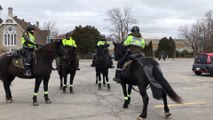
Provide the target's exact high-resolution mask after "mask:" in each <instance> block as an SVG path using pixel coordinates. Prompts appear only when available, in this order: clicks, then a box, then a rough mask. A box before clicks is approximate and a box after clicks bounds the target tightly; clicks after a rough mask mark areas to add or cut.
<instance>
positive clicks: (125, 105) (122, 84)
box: [121, 80, 128, 108]
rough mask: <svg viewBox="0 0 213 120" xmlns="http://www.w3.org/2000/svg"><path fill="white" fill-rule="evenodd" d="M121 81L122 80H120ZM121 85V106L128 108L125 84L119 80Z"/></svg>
mask: <svg viewBox="0 0 213 120" xmlns="http://www.w3.org/2000/svg"><path fill="white" fill-rule="evenodd" d="M121 81H122V80H121ZM121 86H122V89H123V95H124V104H123V108H128V96H127V90H126V84H125V83H123V82H121Z"/></svg>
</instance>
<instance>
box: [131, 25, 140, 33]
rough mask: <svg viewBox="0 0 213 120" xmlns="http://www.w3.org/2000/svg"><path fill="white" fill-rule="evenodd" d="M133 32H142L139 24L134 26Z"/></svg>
mask: <svg viewBox="0 0 213 120" xmlns="http://www.w3.org/2000/svg"><path fill="white" fill-rule="evenodd" d="M131 32H140V28H139V27H138V26H133V27H132V29H131Z"/></svg>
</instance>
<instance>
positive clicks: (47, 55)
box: [0, 41, 61, 106]
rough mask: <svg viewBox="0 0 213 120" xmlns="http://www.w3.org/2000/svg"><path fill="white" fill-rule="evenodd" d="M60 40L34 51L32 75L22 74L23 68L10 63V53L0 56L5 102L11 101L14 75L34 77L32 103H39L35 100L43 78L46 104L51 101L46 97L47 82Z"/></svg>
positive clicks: (0, 76)
mask: <svg viewBox="0 0 213 120" xmlns="http://www.w3.org/2000/svg"><path fill="white" fill-rule="evenodd" d="M60 46H61V42H58V41H55V42H52V43H49V44H46V45H44V46H43V47H41V48H40V49H38V50H37V51H36V52H35V57H34V62H33V65H32V76H30V77H26V76H24V69H23V68H19V67H17V66H14V64H13V63H12V60H13V59H15V58H13V54H12V53H6V54H4V55H3V56H1V57H0V79H1V80H2V81H3V85H4V90H5V94H6V101H7V103H12V102H13V99H12V94H11V90H10V85H11V83H12V81H13V80H14V79H15V77H20V78H27V79H32V78H35V86H34V94H33V105H34V106H37V105H39V104H38V102H37V94H38V91H39V86H40V84H41V81H42V80H43V85H44V98H45V102H46V103H47V104H49V103H51V101H50V99H49V97H48V82H49V78H50V74H51V71H52V62H53V60H54V58H55V56H56V55H57V54H60V49H61V48H60Z"/></svg>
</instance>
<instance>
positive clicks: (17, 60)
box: [12, 49, 34, 69]
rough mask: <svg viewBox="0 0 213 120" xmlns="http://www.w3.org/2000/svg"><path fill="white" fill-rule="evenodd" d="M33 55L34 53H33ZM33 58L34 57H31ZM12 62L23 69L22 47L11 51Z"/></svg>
mask: <svg viewBox="0 0 213 120" xmlns="http://www.w3.org/2000/svg"><path fill="white" fill-rule="evenodd" d="M33 56H34V55H33ZM33 58H34V57H33ZM12 64H13V65H14V66H16V67H18V68H21V69H25V66H24V64H25V57H24V55H23V53H22V49H20V50H17V51H15V52H13V53H12Z"/></svg>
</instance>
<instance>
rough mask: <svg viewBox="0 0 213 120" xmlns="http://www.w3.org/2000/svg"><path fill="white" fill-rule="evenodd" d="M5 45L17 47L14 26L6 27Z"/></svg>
mask: <svg viewBox="0 0 213 120" xmlns="http://www.w3.org/2000/svg"><path fill="white" fill-rule="evenodd" d="M4 45H5V46H15V45H16V31H15V28H14V27H13V26H8V27H6V29H5V31H4Z"/></svg>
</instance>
